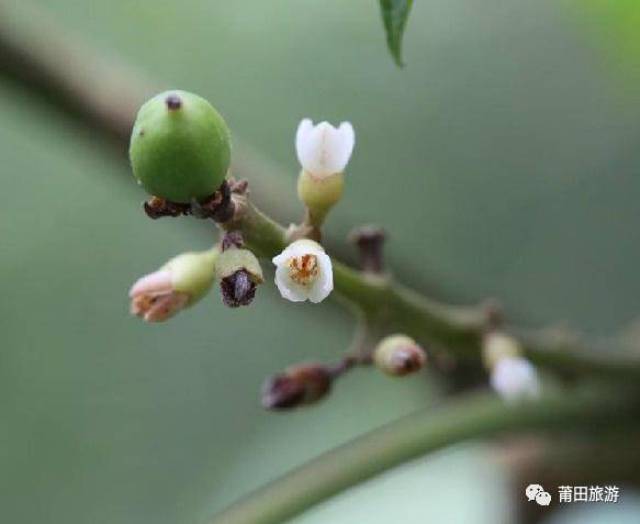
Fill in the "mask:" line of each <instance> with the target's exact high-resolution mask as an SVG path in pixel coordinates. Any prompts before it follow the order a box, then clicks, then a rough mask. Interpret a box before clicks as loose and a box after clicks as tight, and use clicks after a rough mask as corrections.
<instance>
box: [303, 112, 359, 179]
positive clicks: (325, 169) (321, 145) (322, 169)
mask: <svg viewBox="0 0 640 524" xmlns="http://www.w3.org/2000/svg"><path fill="white" fill-rule="evenodd" d="M354 144H355V133H354V131H353V126H352V125H351V124H350V123H349V122H342V123H341V124H340V128H338V129H336V128H335V127H334V126H332V125H331V124H329V123H328V122H320V123H319V124H318V125H316V126H314V125H313V122H312V121H311V120H309V119H308V118H306V119H304V120H302V122H300V125H299V126H298V130H297V132H296V152H297V155H298V160H299V162H300V164H301V165H302V167H303V169H304V170H305V171H307V172H308V173H310V174H312V175H315V176H329V175H333V174H335V173H341V172H342V171H344V169H345V167H346V166H347V163H348V162H349V158H350V157H351V153H352V151H353V146H354Z"/></svg>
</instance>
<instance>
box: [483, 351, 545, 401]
mask: <svg viewBox="0 0 640 524" xmlns="http://www.w3.org/2000/svg"><path fill="white" fill-rule="evenodd" d="M491 387H493V389H494V390H495V391H496V392H497V393H498V394H499V395H500V396H501V397H502V398H503V399H504V400H506V401H507V402H516V401H518V400H522V399H526V398H537V397H538V396H539V395H540V382H539V380H538V373H537V371H536V368H535V367H534V366H533V364H531V362H529V361H528V360H527V359H526V358H522V357H505V358H501V359H500V360H498V361H497V362H496V363H495V365H494V367H493V369H492V371H491Z"/></svg>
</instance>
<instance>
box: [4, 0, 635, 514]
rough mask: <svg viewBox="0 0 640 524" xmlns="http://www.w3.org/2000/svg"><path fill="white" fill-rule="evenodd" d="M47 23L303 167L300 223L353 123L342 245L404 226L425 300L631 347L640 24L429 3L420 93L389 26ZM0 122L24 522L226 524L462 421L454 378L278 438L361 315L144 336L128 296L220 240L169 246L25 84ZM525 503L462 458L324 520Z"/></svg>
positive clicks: (453, 454) (107, 13) (397, 385)
mask: <svg viewBox="0 0 640 524" xmlns="http://www.w3.org/2000/svg"><path fill="white" fill-rule="evenodd" d="M13 1H14V2H16V3H17V2H19V1H20V0H13ZM38 4H41V6H42V7H43V8H44V9H45V10H46V11H47V12H49V13H50V14H51V16H52V17H53V19H54V20H56V21H57V22H58V23H59V24H60V25H62V26H63V27H66V28H68V30H69V32H70V33H71V34H74V35H75V36H77V37H79V38H81V39H82V40H83V41H86V42H87V44H88V45H90V46H92V47H95V48H97V49H98V50H100V52H103V53H105V54H106V55H108V56H111V57H115V58H118V59H120V58H122V59H124V60H125V61H126V62H128V63H129V64H130V65H132V66H133V67H135V68H136V69H138V70H139V71H141V72H142V73H143V74H145V75H147V76H148V77H150V78H153V79H154V80H155V81H156V82H157V83H158V86H159V87H160V88H168V87H180V88H184V89H188V90H191V91H195V92H197V93H199V94H201V95H203V96H205V97H207V98H209V99H210V100H211V101H212V102H213V103H214V104H215V105H216V106H217V107H218V108H219V109H220V111H221V112H222V113H223V114H224V115H225V117H226V119H227V121H228V122H229V124H230V126H231V127H232V129H233V130H234V132H236V133H237V134H238V135H239V136H241V137H242V139H243V140H244V141H246V142H248V143H250V144H251V145H252V146H253V147H254V148H255V149H256V150H258V151H260V152H261V153H262V154H263V155H265V157H266V158H269V159H270V161H272V162H273V163H274V164H275V165H276V166H278V172H279V177H280V180H281V181H283V182H284V183H283V184H281V185H277V186H276V187H277V188H280V187H284V191H281V192H280V193H281V194H280V196H279V197H280V198H283V199H285V200H286V199H293V198H294V183H295V176H296V172H297V163H296V160H295V155H294V149H293V135H294V132H295V128H296V125H297V123H298V121H299V120H300V119H301V118H302V117H306V116H309V117H312V118H314V119H328V120H330V121H332V122H338V121H340V120H343V119H348V120H350V121H351V122H353V124H354V127H355V129H356V135H357V145H356V151H355V155H354V158H353V161H352V163H351V165H350V168H349V174H348V184H347V190H346V194H345V199H344V201H343V203H342V205H341V207H340V208H339V209H337V210H336V212H335V213H334V215H332V217H331V220H330V223H329V224H328V229H327V236H330V237H332V238H333V239H334V240H338V239H340V238H343V237H344V236H345V235H346V233H347V232H348V230H349V229H350V227H351V226H352V225H353V224H355V223H360V222H377V223H381V224H383V225H384V226H385V228H386V229H387V230H388V231H389V233H390V237H391V240H390V242H389V256H390V260H391V261H392V263H393V265H394V266H395V267H397V268H400V269H399V270H398V271H397V273H398V277H399V278H400V279H401V280H404V281H407V282H409V283H413V284H414V285H415V286H416V287H419V288H420V289H424V290H426V291H429V292H430V293H431V294H432V295H435V296H437V297H440V298H446V299H449V300H454V301H458V302H467V301H477V300H480V299H482V298H484V297H486V296H496V297H500V298H501V299H502V300H503V301H504V303H505V305H506V307H507V309H508V310H509V311H510V312H511V314H512V316H513V318H514V319H516V320H518V321H520V322H522V323H528V324H531V325H538V324H540V323H546V322H550V321H553V322H557V321H560V322H568V323H569V324H571V325H573V326H576V327H579V328H583V329H586V330H588V331H591V332H594V333H609V332H611V331H613V330H617V329H620V328H622V327H624V326H625V325H627V324H628V323H629V322H631V321H632V320H634V319H635V318H636V316H637V313H638V311H640V279H638V278H637V260H638V259H639V257H640V242H639V235H638V233H637V230H638V224H639V223H640V206H639V205H638V202H639V200H640V177H638V171H639V168H638V166H640V147H639V146H640V118H639V117H640V97H638V94H637V93H638V88H639V87H640V5H638V4H637V2H635V1H633V0H627V1H619V2H607V1H604V0H602V1H598V0H589V1H578V0H575V1H573V0H562V1H557V0H511V1H509V2H504V1H501V0H486V1H483V2H477V1H475V0H455V1H452V0H428V1H427V0H424V1H418V2H415V5H414V9H413V13H412V16H411V18H410V20H409V23H408V29H407V34H406V37H405V58H406V61H407V64H408V65H407V67H406V69H404V70H399V69H397V68H396V67H395V66H394V65H393V63H392V60H391V58H390V57H389V56H388V54H387V51H386V49H385V45H384V36H383V32H382V27H381V22H380V17H379V13H378V10H377V6H376V2H373V1H365V0H352V1H350V2H340V1H338V0H296V1H294V0H270V1H264V0H246V1H243V2H220V1H217V0H183V1H180V2H177V1H175V0H174V1H171V2H169V1H166V0H155V1H151V0H138V1H132V0H108V1H107V0H102V1H99V0H92V1H89V0H49V1H47V0H40V1H39V2H38ZM0 110H1V113H0V158H1V159H2V168H1V169H0V180H1V181H2V191H1V192H0V194H1V195H2V198H1V205H0V253H1V256H0V275H1V276H0V296H1V298H0V333H1V334H2V338H1V342H0V347H1V351H0V416H1V421H2V423H1V424H0V521H2V522H7V523H11V524H36V523H38V524H49V523H55V524H62V523H64V524H76V523H77V524H81V523H82V524H88V523H90V524H107V523H109V524H116V523H117V524H134V523H135V524H139V523H147V522H148V523H152V522H153V523H154V524H164V523H167V524H169V523H172V524H173V523H177V522H180V523H189V524H190V523H197V522H201V521H202V519H204V518H205V517H206V516H207V515H209V514H210V513H211V512H214V511H215V510H217V509H220V508H221V507H222V506H224V505H225V504H227V503H229V502H230V501H232V500H233V499H235V498H237V497H238V496H240V495H242V494H243V493H246V492H247V491H249V490H251V489H253V488H255V487H257V486H259V485H261V484H263V483H264V482H265V481H267V480H268V479H270V478H273V477H274V476H277V475H278V474H281V473H283V472H285V471H287V470H288V469H290V468H291V467H292V466H294V465H296V464H299V463H301V462H302V461H304V460H305V459H308V458H310V457H313V456H316V455H317V454H318V453H320V452H321V451H324V450H326V449H329V448H331V447H333V446H335V445H337V444H339V443H341V442H344V441H346V440H348V439H349V438H352V437H353V436H355V435H358V434H360V433H362V432H363V431H366V430H367V429H370V428H373V427H376V426H378V425H380V424H381V423H384V422H386V421H389V420H392V419H394V418H396V417H398V416H400V415H402V414H404V413H407V412H409V411H411V410H413V409H415V408H417V407H419V406H423V405H425V404H428V403H431V402H434V401H436V399H437V397H438V396H439V394H440V392H439V390H440V388H439V387H438V385H437V383H436V382H437V379H436V378H434V377H428V378H429V380H425V379H424V377H418V378H414V379H409V380H405V381H400V382H393V381H390V380H388V379H385V378H382V377H379V376H378V374H376V373H374V372H369V371H358V372H355V373H354V374H353V375H352V376H350V377H349V379H348V380H344V381H343V382H341V383H340V384H339V386H338V387H337V389H336V391H335V392H334V394H333V395H332V396H331V398H329V399H328V400H327V401H326V402H324V403H323V404H321V405H319V406H318V407H315V408H313V409H309V410H307V411H302V412H297V413H294V414H286V415H274V414H266V413H264V412H263V411H262V410H261V409H260V407H259V405H258V393H259V388H260V384H261V382H262V380H263V379H264V377H265V376H267V375H269V374H271V373H273V372H275V371H277V370H279V369H281V368H283V367H285V366H286V365H288V364H290V363H292V362H297V361H303V360H307V359H316V358H317V359H323V360H329V359H332V358H336V357H337V356H338V355H340V353H341V352H342V351H343V350H344V348H345V347H346V345H347V344H348V342H349V338H350V330H351V326H352V321H351V319H350V318H349V317H348V316H347V314H346V313H345V311H344V310H342V309H339V308H337V307H336V306H335V305H333V304H329V303H324V304H322V305H320V306H313V305H304V306H294V305H292V304H289V303H285V302H283V301H282V300H280V299H279V297H277V296H276V293H275V292H274V290H273V287H272V286H269V285H267V286H263V288H261V289H260V292H259V297H258V299H257V300H256V301H255V303H254V304H253V306H252V307H251V308H247V309H243V310H240V311H232V310H228V309H225V308H223V307H222V305H221V304H220V300H219V297H218V296H216V295H212V297H211V298H210V299H208V300H205V301H204V302H203V303H202V304H201V305H200V306H198V307H197V308H195V309H193V310H191V311H189V312H188V313H185V314H182V315H180V316H178V317H177V318H176V319H174V320H173V321H172V322H170V323H168V324H166V325H160V326H148V325H143V324H142V323H141V322H140V321H138V320H137V319H134V318H131V317H129V315H128V304H127V296H126V292H127V289H128V286H129V285H130V283H131V282H132V281H133V280H134V279H135V278H137V277H138V276H139V275H141V274H142V273H144V272H147V271H149V270H151V269H154V268H155V267H156V266H158V265H160V264H161V263H162V262H164V261H165V260H166V259H168V258H169V257H171V256H173V255H174V254H176V253H178V252H180V251H182V250H186V249H194V248H195V249H198V248H204V247H206V246H207V245H208V243H210V242H211V240H212V238H211V237H210V233H209V232H207V231H206V230H205V229H204V228H203V227H202V225H201V224H198V223H195V222H194V221H190V220H187V219H185V220H162V221H158V222H152V221H150V220H147V219H146V218H145V217H144V216H143V214H142V213H141V211H140V201H141V200H142V199H143V198H144V195H143V194H142V193H141V192H140V190H139V189H138V187H137V186H136V185H135V184H134V183H133V180H132V178H131V177H130V175H129V173H128V170H127V168H126V166H125V165H123V163H122V162H121V161H120V160H119V159H118V158H116V157H115V156H114V155H112V151H111V150H110V149H108V148H107V147H105V145H104V144H103V143H102V140H103V138H102V137H101V136H98V135H96V134H95V133H94V132H89V131H87V130H85V129H83V128H81V127H79V126H78V125H77V124H74V123H72V122H71V121H68V120H65V119H64V118H61V114H60V112H59V111H56V110H55V109H54V108H51V107H48V106H46V105H44V104H43V103H41V102H40V101H38V100H36V99H33V98H30V97H29V95H28V94H26V93H25V92H24V91H23V90H22V89H20V88H19V87H17V86H15V85H14V84H9V83H6V82H4V81H2V79H1V78H0ZM287 209H289V208H287ZM294 209H295V204H294ZM281 218H286V219H287V220H294V219H296V218H297V216H287V217H282V216H281ZM372 460H375V458H372ZM534 480H535V479H532V481H534ZM507 482H508V475H507V472H506V471H503V470H502V468H501V467H499V466H497V465H496V464H495V463H493V462H492V461H491V460H490V458H489V456H488V454H487V450H486V448H485V447H481V446H471V447H461V448H456V449H454V450H451V451H448V452H445V453H441V454H438V455H437V456H434V457H433V458H430V459H428V460H420V461H417V462H415V463H412V464H410V465H408V466H406V467H404V468H399V469H398V470H396V471H394V472H391V473H389V474H387V475H385V476H383V477H381V478H379V479H376V480H374V481H372V482H369V483H367V484H366V485H365V486H364V487H360V488H357V489H354V490H351V491H349V492H348V493H346V494H343V495H341V496H340V497H337V498H336V499H334V500H332V501H330V502H328V503H326V504H324V505H322V506H320V507H318V508H316V509H314V510H313V511H311V512H309V513H308V514H307V515H304V516H302V517H300V519H299V520H300V521H301V522H308V523H316V522H335V523H343V522H344V523H347V522H349V523H352V522H367V523H368V524H371V523H378V522H409V523H413V522H415V523H418V522H426V521H427V519H435V520H433V521H434V522H441V521H446V522H469V523H476V522H478V523H480V522H487V523H499V522H510V521H511V518H512V510H513V507H514V505H515V504H517V503H519V502H521V501H520V500H519V499H518V500H514V498H513V496H512V494H511V493H510V492H509V491H508V488H507ZM461 501H464V504H460V502H461ZM399 505H401V507H402V512H401V514H400V515H398V513H397V512H398V506H399ZM627 507H628V508H629V509H628V511H629V512H633V511H635V512H636V513H635V515H637V512H638V504H635V505H631V504H628V505H627ZM618 510H620V508H618ZM603 518H604V519H605V520H602V521H604V522H614V520H608V521H607V520H606V519H607V518H610V517H603ZM619 518H621V519H622V518H623V517H619ZM563 522H564V521H563ZM581 522H582V521H581ZM621 522H622V520H621Z"/></svg>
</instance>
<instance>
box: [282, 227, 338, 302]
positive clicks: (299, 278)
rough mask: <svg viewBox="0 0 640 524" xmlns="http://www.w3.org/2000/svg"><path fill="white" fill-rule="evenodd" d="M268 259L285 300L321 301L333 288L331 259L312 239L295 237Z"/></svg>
mask: <svg viewBox="0 0 640 524" xmlns="http://www.w3.org/2000/svg"><path fill="white" fill-rule="evenodd" d="M272 262H273V263H274V264H275V266H276V275H275V282H276V286H277V287H278V291H280V295H282V297H283V298H286V299H287V300H291V301H292V302H303V301H305V300H310V301H311V302H322V301H323V300H324V299H325V298H327V297H328V296H329V294H330V293H331V291H332V290H333V266H332V265H331V258H330V257H329V255H327V254H326V253H325V251H324V249H323V247H322V246H321V245H320V244H318V243H317V242H314V241H313V240H309V239H302V240H296V241H295V242H293V243H291V244H289V246H287V248H286V249H285V250H284V251H283V252H282V253H280V254H279V255H278V256H276V257H274V258H273V260H272Z"/></svg>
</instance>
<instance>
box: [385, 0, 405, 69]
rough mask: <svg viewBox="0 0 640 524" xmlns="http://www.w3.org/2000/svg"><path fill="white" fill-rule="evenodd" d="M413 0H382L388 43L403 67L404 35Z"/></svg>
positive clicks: (396, 59) (394, 57)
mask: <svg viewBox="0 0 640 524" xmlns="http://www.w3.org/2000/svg"><path fill="white" fill-rule="evenodd" d="M412 4H413V0H380V10H381V11H382V22H383V23H384V30H385V31H386V33H387V45H388V46H389V51H390V52H391V55H392V56H393V59H394V61H395V63H396V64H397V65H398V66H399V67H402V66H403V65H404V63H403V62H402V35H403V34H404V28H405V26H406V25H407V18H409V11H411V5H412Z"/></svg>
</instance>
